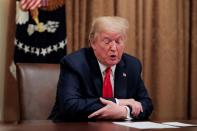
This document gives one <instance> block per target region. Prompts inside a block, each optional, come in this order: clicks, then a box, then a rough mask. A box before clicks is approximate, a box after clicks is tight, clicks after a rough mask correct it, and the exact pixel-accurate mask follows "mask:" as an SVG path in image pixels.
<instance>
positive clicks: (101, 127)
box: [0, 120, 197, 131]
mask: <svg viewBox="0 0 197 131" xmlns="http://www.w3.org/2000/svg"><path fill="white" fill-rule="evenodd" d="M180 122H184V123H188V124H197V120H188V121H180ZM146 130H147V131H149V130H153V129H146ZM154 130H162V131H197V127H182V128H175V129H172V128H171V129H169V128H168V129H154ZM0 131H142V129H141V130H140V129H135V128H131V127H126V126H121V125H117V124H113V123H112V122H64V123H53V122H52V121H49V120H44V121H22V122H20V123H17V122H16V123H2V122H1V123H0Z"/></svg>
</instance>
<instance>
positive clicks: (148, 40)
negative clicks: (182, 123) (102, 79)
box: [66, 0, 197, 120]
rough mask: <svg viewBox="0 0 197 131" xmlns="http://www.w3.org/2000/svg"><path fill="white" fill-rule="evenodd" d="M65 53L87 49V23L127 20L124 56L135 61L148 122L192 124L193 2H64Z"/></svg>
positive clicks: (196, 47) (196, 73)
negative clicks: (149, 104)
mask: <svg viewBox="0 0 197 131" xmlns="http://www.w3.org/2000/svg"><path fill="white" fill-rule="evenodd" d="M66 9H67V11H66V13H67V32H68V51H69V53H71V52H73V51H76V50H78V49H79V48H82V47H87V46H88V32H89V29H90V24H91V22H92V20H93V19H94V18H95V17H97V16H102V15H117V16H122V17H125V18H127V19H128V20H129V23H130V30H129V33H128V35H129V40H128V42H127V45H126V52H127V53H129V54H132V55H134V56H136V57H138V58H139V59H140V60H141V62H142V65H143V78H144V81H145V84H146V86H147V88H148V90H149V93H150V95H151V97H152V99H153V103H154V112H153V114H152V119H155V120H157V119H160V120H161V119H162V120H172V119H173V120H174V119H196V118H197V113H196V110H197V103H196V102H195V100H196V99H197V94H196V92H197V89H196V87H197V82H196V81H195V80H197V70H196V69H195V66H196V65H197V53H196V52H197V41H196V40H197V2H196V1H195V0H193V1H192V0H190V1H189V0H188V1H185V0H107V1H105V0H66Z"/></svg>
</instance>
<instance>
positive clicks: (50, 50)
mask: <svg viewBox="0 0 197 131" xmlns="http://www.w3.org/2000/svg"><path fill="white" fill-rule="evenodd" d="M51 52H52V49H51V46H49V47H48V48H47V53H48V54H50V53H51Z"/></svg>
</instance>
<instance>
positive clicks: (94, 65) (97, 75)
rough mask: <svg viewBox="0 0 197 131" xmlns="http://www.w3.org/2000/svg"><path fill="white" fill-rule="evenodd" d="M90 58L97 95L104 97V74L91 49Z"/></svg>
mask: <svg viewBox="0 0 197 131" xmlns="http://www.w3.org/2000/svg"><path fill="white" fill-rule="evenodd" d="M89 56H90V57H89V62H90V70H91V77H92V79H93V83H94V85H95V89H96V93H97V95H98V96H102V85H103V80H102V74H101V71H100V68H99V65H98V61H97V59H96V57H95V55H94V52H93V49H92V48H90V54H89Z"/></svg>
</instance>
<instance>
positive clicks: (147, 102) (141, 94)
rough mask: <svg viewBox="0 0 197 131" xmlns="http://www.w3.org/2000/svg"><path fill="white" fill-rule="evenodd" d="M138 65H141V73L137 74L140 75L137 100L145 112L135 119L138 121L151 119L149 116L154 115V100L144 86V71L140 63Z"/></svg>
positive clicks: (137, 85)
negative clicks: (142, 75)
mask: <svg viewBox="0 0 197 131" xmlns="http://www.w3.org/2000/svg"><path fill="white" fill-rule="evenodd" d="M138 62H139V61H138ZM138 64H139V66H138V67H139V72H138V73H137V74H138V76H137V82H136V87H137V90H136V97H135V100H137V101H139V102H141V104H142V108H143V112H141V113H140V114H139V116H138V117H136V118H135V117H134V119H136V120H146V119H148V118H149V116H150V115H151V113H152V110H153V105H152V100H151V98H150V97H149V95H148V91H147V89H146V87H145V85H144V82H143V80H142V78H141V70H142V69H141V64H140V62H139V63H138ZM131 110H132V109H131Z"/></svg>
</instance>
